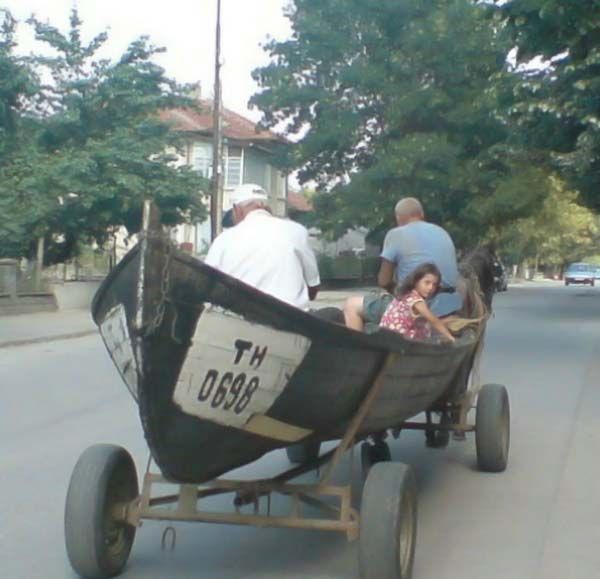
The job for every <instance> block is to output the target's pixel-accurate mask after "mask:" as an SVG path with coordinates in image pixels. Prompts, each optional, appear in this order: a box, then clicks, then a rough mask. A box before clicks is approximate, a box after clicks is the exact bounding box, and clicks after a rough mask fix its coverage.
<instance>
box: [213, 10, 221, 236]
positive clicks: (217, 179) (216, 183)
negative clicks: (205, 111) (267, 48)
mask: <svg viewBox="0 0 600 579" xmlns="http://www.w3.org/2000/svg"><path fill="white" fill-rule="evenodd" d="M222 214H223V118H222V104H221V0H217V28H216V35H215V88H214V98H213V162H212V190H211V197H210V235H211V239H213V240H214V238H215V237H217V235H219V233H221V219H222Z"/></svg>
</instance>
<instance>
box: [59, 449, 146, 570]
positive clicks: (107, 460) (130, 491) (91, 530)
mask: <svg viewBox="0 0 600 579" xmlns="http://www.w3.org/2000/svg"><path fill="white" fill-rule="evenodd" d="M138 494H139V491H138V481H137V474H136V470H135V465H134V464H133V460H132V458H131V455H130V454H129V453H128V452H127V451H126V450H125V449H124V448H121V447H120V446H114V445H111V444H96V445H94V446H90V447H89V448H88V449H86V450H85V452H84V453H83V454H82V455H81V456H80V457H79V460H78V461H77V464H76V465H75V468H74V469H73V474H72V475H71V481H70V483H69V490H68V491H67V500H66V505H65V543H66V547H67V554H68V556H69V561H70V562H71V566H72V567H73V569H74V570H75V572H76V573H78V574H79V575H81V576H82V577H89V578H94V579H95V578H104V577H113V576H115V575H118V574H119V573H120V572H121V571H122V570H123V567H125V563H127V559H128V557H129V552H130V551H131V546H132V544H133V539H134V537H135V531H136V529H135V527H133V526H131V525H129V524H127V523H125V522H122V521H119V520H116V519H115V513H114V511H115V507H117V505H119V504H122V503H127V502H129V501H132V500H133V499H135V498H136V497H137V496H138Z"/></svg>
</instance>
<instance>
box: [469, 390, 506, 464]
mask: <svg viewBox="0 0 600 579" xmlns="http://www.w3.org/2000/svg"><path fill="white" fill-rule="evenodd" d="M475 445H476V447H477V463H478V464H479V468H480V469H481V470H483V471H486V472H502V471H503V470H504V469H505V468H506V465H507V463H508V449H509V446H510V407H509V401H508V392H507V391H506V388H505V387H504V386H501V385H500V384H486V385H485V386H483V388H482V389H481V392H480V393H479V396H478V397H477V414H476V417H475Z"/></svg>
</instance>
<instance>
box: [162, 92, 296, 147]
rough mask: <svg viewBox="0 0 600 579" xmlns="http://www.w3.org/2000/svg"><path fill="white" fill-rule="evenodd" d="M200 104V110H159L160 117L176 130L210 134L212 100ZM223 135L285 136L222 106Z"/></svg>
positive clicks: (238, 137)
mask: <svg viewBox="0 0 600 579" xmlns="http://www.w3.org/2000/svg"><path fill="white" fill-rule="evenodd" d="M200 106H201V110H200V111H195V110H193V109H189V108H177V109H169V110H165V111H161V113H160V119H161V120H163V121H166V122H169V123H171V124H172V125H173V127H174V128H175V130H177V131H182V132H190V133H208V134H212V132H213V118H212V102H211V101H205V100H203V101H201V102H200ZM223 136H224V137H226V138H229V139H235V140H239V141H271V142H285V138H283V137H281V136H280V135H277V134H276V133H273V132H272V131H266V130H260V131H259V130H257V128H256V124H255V123H254V122H253V121H251V120H249V119H247V118H245V117H243V116H242V115H238V114H237V113H234V112H233V111H231V110H229V109H226V108H225V107H223Z"/></svg>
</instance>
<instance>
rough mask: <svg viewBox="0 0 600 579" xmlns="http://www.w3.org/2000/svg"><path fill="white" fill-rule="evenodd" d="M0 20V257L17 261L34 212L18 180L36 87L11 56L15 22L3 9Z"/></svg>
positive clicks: (28, 143) (28, 146)
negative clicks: (27, 114)
mask: <svg viewBox="0 0 600 579" xmlns="http://www.w3.org/2000/svg"><path fill="white" fill-rule="evenodd" d="M0 18H1V22H0V214H1V215H2V219H1V220H0V248H1V250H0V251H1V253H0V256H2V257H18V256H20V255H23V253H24V251H25V249H26V238H27V236H28V235H30V234H31V229H32V218H33V216H34V213H35V212H36V210H37V207H36V206H35V204H34V203H32V201H33V200H32V199H29V200H26V199H25V198H24V197H23V196H22V194H21V193H22V191H21V190H20V185H21V179H20V176H21V172H22V169H23V168H24V167H25V166H26V165H27V159H28V158H29V157H30V154H31V150H32V142H31V141H32V139H31V131H30V130H29V129H30V128H31V127H30V124H29V123H28V122H27V119H25V118H24V109H25V108H26V105H27V102H28V101H29V100H30V99H33V98H34V97H35V94H36V91H37V89H38V84H37V79H36V77H35V75H34V73H33V70H32V69H31V67H30V66H29V65H28V63H27V62H26V61H25V60H24V59H23V58H20V57H17V56H16V55H15V53H14V49H15V46H16V42H15V38H14V34H15V28H16V24H17V23H16V20H15V19H14V18H13V16H12V15H11V13H10V12H9V11H8V10H4V9H2V10H0Z"/></svg>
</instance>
